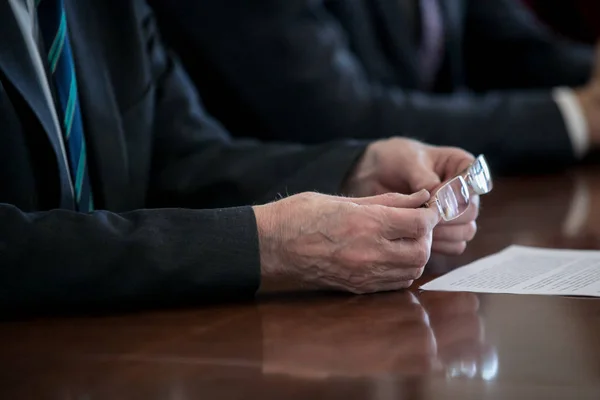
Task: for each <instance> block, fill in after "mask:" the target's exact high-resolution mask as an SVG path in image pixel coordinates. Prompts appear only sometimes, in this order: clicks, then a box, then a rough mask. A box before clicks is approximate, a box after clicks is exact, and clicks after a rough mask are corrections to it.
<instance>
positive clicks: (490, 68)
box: [150, 0, 593, 172]
mask: <svg viewBox="0 0 600 400" xmlns="http://www.w3.org/2000/svg"><path fill="white" fill-rule="evenodd" d="M399 1H400V0H325V1H323V0H286V1H280V0H255V1H245V0H221V1H209V0H150V3H151V4H152V5H153V6H154V7H156V8H157V9H158V10H159V12H158V13H157V14H158V16H159V25H160V27H161V30H162V31H164V34H165V35H166V37H167V39H168V40H169V41H170V43H171V44H172V45H173V46H174V48H175V49H176V50H177V51H178V52H179V54H180V55H181V57H182V59H183V61H184V64H185V65H186V67H187V69H188V71H189V72H190V73H191V75H192V77H193V78H194V80H195V82H196V85H197V86H198V88H199V89H200V91H201V93H203V94H204V96H203V97H204V99H205V102H206V104H207V108H208V109H209V110H211V112H213V113H214V114H216V115H218V117H219V119H220V120H221V121H222V122H224V123H225V125H226V126H228V127H229V128H230V129H231V130H232V131H233V132H234V133H236V132H243V133H246V132H247V130H244V128H247V127H248V125H249V124H251V126H253V127H255V130H254V132H256V135H258V136H259V137H261V138H263V139H277V140H279V139H283V140H294V141H303V142H308V143H318V142H322V141H326V140H330V139H332V138H341V137H355V138H379V137H388V136H391V135H397V134H401V135H409V136H413V137H416V138H419V139H422V140H425V141H427V142H431V143H434V144H441V145H458V146H461V147H464V148H466V149H468V150H470V151H472V152H474V153H485V154H486V155H487V156H488V158H489V159H490V162H491V163H492V164H493V166H494V167H495V169H496V172H499V171H500V170H506V169H515V168H516V167H518V166H520V165H522V164H523V163H525V164H528V165H531V164H533V165H535V161H539V160H540V159H543V160H546V161H548V160H551V161H555V162H559V163H560V162H562V163H566V162H570V161H572V159H573V154H572V149H571V143H570V140H569V138H568V136H567V132H566V127H565V124H564V122H563V119H562V116H561V114H560V111H559V110H558V108H557V106H556V104H555V102H554V101H553V99H552V97H551V92H550V90H548V88H550V87H552V86H555V85H577V84H582V83H584V82H585V81H586V79H587V77H588V75H589V72H590V68H591V62H592V58H593V57H592V51H591V49H590V48H588V47H576V46H569V45H566V44H565V43H562V42H559V41H557V40H555V39H554V38H553V37H551V36H550V35H549V34H548V33H547V32H546V31H544V30H543V28H541V27H540V26H539V25H538V24H536V23H534V22H533V21H532V19H531V16H530V15H529V14H528V13H527V12H526V11H524V9H523V8H522V7H518V4H517V3H516V2H515V1H512V0H485V1H480V0H441V1H440V3H441V5H442V11H443V17H444V19H445V27H446V38H445V40H446V42H445V43H446V46H445V59H444V65H443V67H442V68H441V71H440V73H439V76H438V79H437V85H436V88H435V90H434V91H435V92H437V93H438V95H436V96H433V95H431V94H428V93H426V92H425V91H424V90H423V89H422V88H420V87H419V82H420V79H419V71H418V66H417V65H416V61H415V60H416V56H415V55H416V47H415V45H414V43H413V42H411V41H410V40H409V37H410V36H412V35H411V30H410V29H409V28H408V26H407V24H406V23H405V22H406V20H405V18H406V15H404V14H403V12H404V11H403V8H402V7H401V6H400V5H399ZM504 89H511V91H494V90H504ZM515 89H516V90H515ZM474 91H477V92H482V91H486V92H488V91H494V92H489V93H487V94H485V95H477V94H474V93H473V92H474Z"/></svg>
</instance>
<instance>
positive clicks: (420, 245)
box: [380, 234, 431, 280]
mask: <svg viewBox="0 0 600 400" xmlns="http://www.w3.org/2000/svg"><path fill="white" fill-rule="evenodd" d="M380 253H381V260H382V261H383V262H384V263H386V265H389V266H390V269H391V270H392V274H393V273H395V271H399V272H398V273H399V274H404V276H408V278H410V279H412V280H416V279H419V278H420V277H421V275H422V274H423V270H424V269H425V265H427V262H429V257H430V256H431V234H430V235H428V236H426V237H424V238H421V239H402V240H387V241H384V242H382V243H381V246H380Z"/></svg>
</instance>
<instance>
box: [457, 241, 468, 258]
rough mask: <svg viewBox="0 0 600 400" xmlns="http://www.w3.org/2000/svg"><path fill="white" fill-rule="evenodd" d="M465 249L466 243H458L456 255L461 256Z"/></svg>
mask: <svg viewBox="0 0 600 400" xmlns="http://www.w3.org/2000/svg"><path fill="white" fill-rule="evenodd" d="M466 249H467V242H460V243H458V244H457V245H456V254H457V255H459V254H462V253H464V252H465V250H466Z"/></svg>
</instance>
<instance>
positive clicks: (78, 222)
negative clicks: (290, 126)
mask: <svg viewBox="0 0 600 400" xmlns="http://www.w3.org/2000/svg"><path fill="white" fill-rule="evenodd" d="M65 3H66V10H67V17H68V24H69V31H70V39H71V43H72V48H73V52H74V59H75V64H76V71H77V77H78V86H79V100H80V104H81V108H82V114H83V120H84V129H85V134H86V138H87V142H88V149H89V150H88V151H89V159H90V174H91V178H92V187H93V190H94V194H95V199H96V202H97V206H98V208H99V209H101V210H105V211H98V212H95V213H93V214H81V213H77V212H74V211H73V200H72V198H71V195H70V194H69V192H70V191H69V189H68V186H66V185H67V183H66V176H67V173H68V172H67V170H66V168H65V166H64V165H63V164H62V162H60V157H58V154H59V153H58V140H57V138H58V133H57V132H56V131H55V130H54V127H53V125H52V121H51V117H50V113H49V110H48V107H47V104H46V103H45V102H44V98H43V97H42V91H41V87H40V85H39V84H38V83H37V82H38V81H37V79H36V76H35V71H34V69H33V66H32V65H31V63H30V60H29V55H28V52H27V50H26V47H25V43H24V41H23V38H22V35H21V31H20V30H19V28H18V25H17V23H16V20H15V18H14V15H13V12H12V10H11V8H10V6H9V5H8V2H6V1H2V2H0V143H1V145H0V265H1V266H2V267H1V268H0V308H2V309H10V310H13V311H14V310H21V309H31V308H37V309H39V308H45V307H48V308H50V309H58V308H70V307H74V306H84V307H90V306H93V305H98V306H111V305H123V306H131V305H136V304H144V305H145V304H146V303H147V302H151V303H153V304H154V303H158V304H165V303H169V302H171V301H173V302H178V301H189V300H190V299H195V298H198V297H201V296H203V295H207V294H208V295H211V294H212V295H214V294H219V293H231V292H234V293H235V292H239V293H252V292H253V291H254V290H256V289H257V287H258V284H259V278H260V262H259V261H260V260H259V251H258V238H257V230H256V222H255V219H254V214H253V211H252V209H251V208H250V207H249V206H248V205H249V204H252V203H259V202H264V201H269V200H273V199H275V198H276V196H277V195H278V194H279V193H294V192H299V191H305V190H318V191H322V192H336V191H337V190H338V187H339V185H340V184H341V182H342V180H343V178H344V176H345V174H346V173H347V171H348V169H349V168H350V167H351V165H352V164H353V162H354V160H355V159H356V158H357V157H358V156H359V155H360V153H361V152H362V150H363V146H362V145H359V144H354V143H350V142H348V143H344V144H342V143H340V144H328V145H322V146H314V147H310V148H305V147H302V146H299V145H296V146H294V145H291V144H290V145H277V144H270V145H263V144H259V143H257V142H252V141H241V140H240V141H232V140H231V139H230V138H229V137H228V135H227V133H226V132H225V131H224V130H223V129H222V128H221V127H220V126H219V125H218V124H217V123H216V122H215V121H214V120H212V119H211V118H209V117H208V116H207V115H206V114H205V113H204V112H203V110H202V109H201V106H200V104H199V102H198V99H197V96H196V94H195V92H194V90H193V86H192V85H191V84H190V83H189V81H188V78H187V77H186V75H185V74H184V73H183V72H182V69H181V68H180V66H179V64H178V63H177V62H176V61H175V60H174V59H173V58H172V57H171V56H170V55H169V54H168V53H167V52H166V51H165V49H164V48H163V46H162V45H161V42H160V40H159V38H158V36H157V32H156V29H155V24H154V21H153V17H152V15H151V14H150V12H149V8H148V7H147V6H146V4H145V2H144V1H142V0H140V1H137V0H136V1H129V0H128V1H123V0H67V1H66V2H65ZM166 207H170V209H166ZM222 207H232V208H222ZM150 208H160V209H150ZM182 208H206V210H189V209H182Z"/></svg>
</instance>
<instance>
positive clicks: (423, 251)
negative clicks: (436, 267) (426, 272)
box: [412, 243, 430, 268]
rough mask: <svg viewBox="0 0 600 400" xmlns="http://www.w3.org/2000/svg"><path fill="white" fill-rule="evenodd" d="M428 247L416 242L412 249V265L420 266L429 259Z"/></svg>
mask: <svg viewBox="0 0 600 400" xmlns="http://www.w3.org/2000/svg"><path fill="white" fill-rule="evenodd" d="M429 255H430V249H429V246H428V245H427V244H425V243H417V245H416V246H415V248H414V251H413V259H412V265H413V266H414V267H417V268H422V267H424V266H425V264H427V262H428V261H429Z"/></svg>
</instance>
